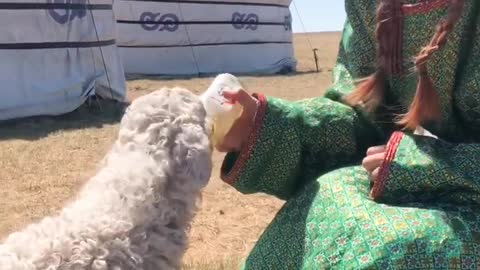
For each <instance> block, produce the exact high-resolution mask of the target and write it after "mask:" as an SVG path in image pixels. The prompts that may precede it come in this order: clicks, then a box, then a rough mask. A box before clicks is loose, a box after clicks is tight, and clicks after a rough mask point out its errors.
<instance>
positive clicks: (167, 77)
mask: <svg viewBox="0 0 480 270" xmlns="http://www.w3.org/2000/svg"><path fill="white" fill-rule="evenodd" d="M330 71H331V69H320V70H319V72H317V71H315V70H306V71H297V72H287V73H277V74H255V73H241V74H234V75H235V76H238V77H255V78H271V77H294V76H302V75H308V74H315V73H322V72H330ZM217 75H218V74H199V75H178V76H175V75H161V74H158V75H143V74H127V75H125V76H126V79H127V81H133V80H154V81H155V80H158V81H164V80H165V81H167V80H190V79H198V78H214V77H215V76H217Z"/></svg>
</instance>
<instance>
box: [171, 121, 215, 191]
mask: <svg viewBox="0 0 480 270" xmlns="http://www.w3.org/2000/svg"><path fill="white" fill-rule="evenodd" d="M172 159H173V161H174V166H173V168H174V172H175V176H176V177H177V178H178V179H179V180H180V179H182V181H191V183H189V185H193V186H194V187H195V188H202V187H204V186H205V185H206V184H207V183H208V180H209V179H210V176H211V173H212V148H211V144H210V139H209V136H208V132H207V131H206V130H205V129H204V128H203V127H202V126H200V125H196V124H183V125H182V127H181V131H180V132H179V133H178V135H177V137H176V138H175V143H174V147H173V151H172Z"/></svg>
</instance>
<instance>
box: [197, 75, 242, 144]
mask: <svg viewBox="0 0 480 270" xmlns="http://www.w3.org/2000/svg"><path fill="white" fill-rule="evenodd" d="M240 89H243V86H242V85H241V83H240V81H239V80H238V78H236V77H235V76H233V75H231V74H228V73H224V74H220V75H218V76H217V77H216V78H215V79H214V80H213V82H212V84H211V85H210V87H209V88H208V89H207V91H206V92H205V93H203V94H202V95H201V96H200V100H201V101H202V102H203V105H204V107H205V110H206V112H207V115H208V116H209V117H210V118H211V119H212V120H213V132H212V141H213V145H215V146H217V145H219V144H221V143H222V141H223V139H224V138H225V135H227V133H228V131H229V130H230V128H231V127H232V125H233V123H234V122H235V120H237V119H238V118H239V117H240V116H241V114H242V111H243V109H242V106H241V105H240V104H238V103H236V102H235V103H230V102H229V101H228V100H227V99H226V98H225V97H224V96H223V91H224V90H227V91H233V92H235V91H238V90H240Z"/></svg>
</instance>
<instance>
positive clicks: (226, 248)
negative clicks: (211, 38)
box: [0, 33, 340, 270]
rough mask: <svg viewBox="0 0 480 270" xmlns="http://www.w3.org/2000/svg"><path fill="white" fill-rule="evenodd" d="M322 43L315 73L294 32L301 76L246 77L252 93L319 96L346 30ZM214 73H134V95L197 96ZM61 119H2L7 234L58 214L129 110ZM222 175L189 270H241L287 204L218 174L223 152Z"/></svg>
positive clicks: (197, 226) (106, 107) (208, 199)
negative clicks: (245, 191)
mask: <svg viewBox="0 0 480 270" xmlns="http://www.w3.org/2000/svg"><path fill="white" fill-rule="evenodd" d="M309 38H310V40H311V44H312V46H313V47H316V48H318V50H319V51H318V54H319V65H320V69H321V72H319V73H316V72H314V70H315V64H314V61H313V53H312V51H311V47H310V45H309V42H308V39H307V36H306V35H296V36H295V50H296V52H295V53H296V57H297V59H298V60H299V66H298V70H299V72H298V74H296V75H289V76H265V77H243V78H242V80H243V81H244V82H245V84H246V86H247V88H248V89H249V90H250V91H251V92H255V91H257V92H263V93H265V94H267V95H274V96H277V97H282V98H285V99H289V100H296V99H301V98H306V97H312V96H318V95H320V94H322V92H323V90H325V88H326V87H327V86H328V85H329V84H330V80H331V74H330V73H331V68H332V67H333V64H334V61H335V56H336V52H337V47H338V42H339V38H340V36H339V34H338V33H319V34H312V35H310V36H309ZM211 80H212V79H211V78H193V79H181V80H180V79H175V80H161V79H160V78H155V77H149V78H132V79H130V80H129V82H128V86H129V96H130V98H131V99H133V98H135V97H137V96H140V95H143V94H145V93H148V92H150V91H153V90H155V89H158V88H159V87H162V86H182V87H186V88H188V89H191V90H193V91H195V92H197V93H200V92H202V91H203V89H206V87H207V86H208V85H209V83H210V82H211ZM101 105H102V106H101V108H99V107H97V106H96V104H93V106H91V107H88V106H83V107H82V108H80V109H79V110H77V111H75V112H73V113H70V114H67V115H64V116H61V117H55V118H50V117H40V118H31V119H23V120H19V121H13V122H8V123H3V124H0V181H1V183H2V186H3V187H2V189H0V237H1V236H4V235H6V234H8V233H10V232H12V231H14V230H18V229H20V228H22V226H24V225H25V224H27V223H30V222H32V221H35V220H38V219H40V218H41V217H43V216H45V215H49V214H52V213H55V211H57V210H58V209H59V208H61V207H62V205H63V204H64V203H65V202H66V201H68V200H69V198H71V197H72V196H73V195H74V194H75V192H76V191H77V190H78V189H79V187H80V186H81V185H82V183H83V182H84V181H85V180H87V179H88V178H89V176H91V175H92V174H93V173H94V171H95V168H96V167H95V166H96V164H97V162H98V161H99V160H100V159H101V158H102V157H103V155H104V154H105V153H106V151H107V150H108V149H109V147H110V146H111V143H112V141H113V140H114V139H115V137H116V132H117V131H118V121H119V119H120V117H121V113H122V109H121V108H119V107H118V106H115V105H114V104H111V103H108V102H102V104H101ZM213 158H214V161H215V172H214V175H213V177H212V179H211V181H210V183H209V185H208V186H207V188H206V189H205V192H204V194H203V203H202V208H201V211H200V212H199V213H198V215H197V217H196V219H195V221H194V223H193V226H192V230H191V232H190V247H189V249H188V251H187V254H186V256H185V262H186V266H185V269H198V270H220V269H235V268H236V267H237V265H238V264H239V262H240V261H241V259H242V258H244V257H245V256H246V255H247V254H248V251H249V250H250V249H251V247H252V246H253V245H254V243H255V241H256V239H258V237H259V235H260V234H261V232H262V231H263V230H264V229H265V227H266V226H267V225H268V223H269V222H270V221H271V219H272V218H273V217H274V215H275V213H276V211H278V209H279V208H280V207H281V205H282V202H281V201H279V200H277V199H275V198H272V197H269V196H265V195H262V194H256V195H248V196H245V195H241V194H239V193H238V192H236V191H235V190H233V189H232V188H231V187H229V186H228V185H226V184H224V183H222V182H221V181H220V179H219V177H218V170H219V164H220V162H221V160H222V155H220V154H218V153H216V154H215V155H214V157H213Z"/></svg>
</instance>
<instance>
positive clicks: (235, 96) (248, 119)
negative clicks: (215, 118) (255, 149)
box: [217, 89, 258, 152]
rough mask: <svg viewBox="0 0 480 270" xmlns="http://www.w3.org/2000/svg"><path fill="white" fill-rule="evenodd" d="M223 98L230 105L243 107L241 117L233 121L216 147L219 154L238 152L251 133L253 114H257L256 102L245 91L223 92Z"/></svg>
mask: <svg viewBox="0 0 480 270" xmlns="http://www.w3.org/2000/svg"><path fill="white" fill-rule="evenodd" d="M223 96H224V97H225V98H226V99H227V100H229V101H230V102H232V103H235V102H238V103H239V104H240V105H241V106H242V107H243V112H242V115H241V116H240V117H239V118H238V119H237V120H236V121H235V123H234V124H233V126H232V128H231V129H230V131H229V132H228V133H227V135H226V136H225V138H224V139H223V142H222V144H221V145H218V146H217V150H218V151H220V152H239V151H240V150H241V149H242V148H243V146H244V145H245V144H246V143H247V141H248V137H249V136H250V133H252V131H253V126H254V121H255V119H254V118H255V114H256V113H257V107H258V103H257V100H256V99H255V98H254V97H252V96H251V95H249V94H248V93H247V92H246V91H245V90H243V89H242V90H239V91H236V92H232V91H224V92H223Z"/></svg>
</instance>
